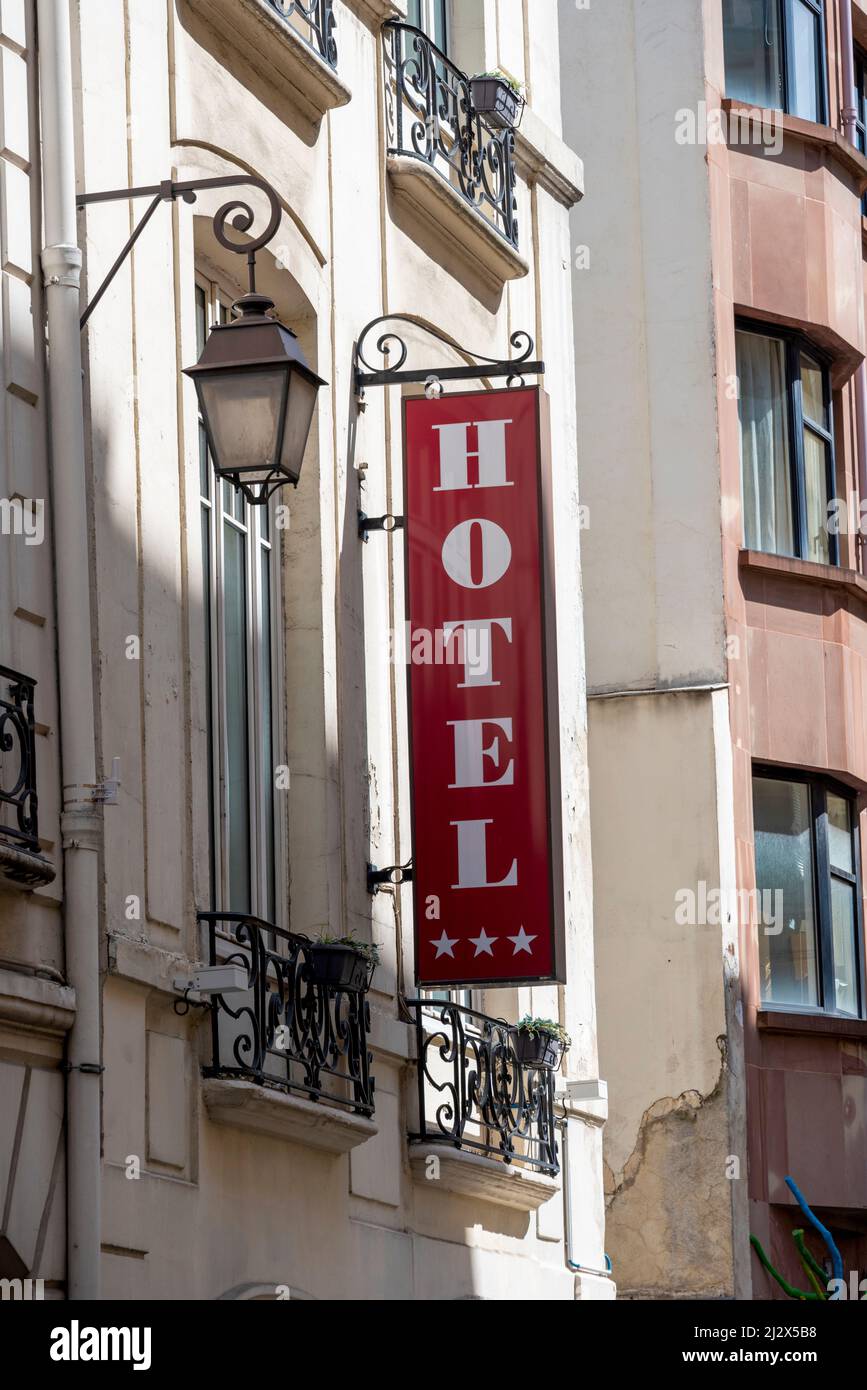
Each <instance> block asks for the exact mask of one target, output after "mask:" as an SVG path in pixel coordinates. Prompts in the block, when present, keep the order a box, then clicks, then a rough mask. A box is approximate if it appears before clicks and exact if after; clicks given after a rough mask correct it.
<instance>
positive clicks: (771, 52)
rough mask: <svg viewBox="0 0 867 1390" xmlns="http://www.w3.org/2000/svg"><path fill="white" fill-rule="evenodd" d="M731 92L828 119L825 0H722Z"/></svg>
mask: <svg viewBox="0 0 867 1390" xmlns="http://www.w3.org/2000/svg"><path fill="white" fill-rule="evenodd" d="M723 32H724V37H725V64H726V96H729V97H732V98H734V99H735V100H737V101H744V102H748V103H749V105H751V106H761V107H763V108H771V109H781V110H783V111H787V112H788V113H789V115H791V116H802V117H803V118H804V119H805V120H808V121H820V122H825V121H826V120H827V101H826V96H825V90H826V83H825V6H824V0H723Z"/></svg>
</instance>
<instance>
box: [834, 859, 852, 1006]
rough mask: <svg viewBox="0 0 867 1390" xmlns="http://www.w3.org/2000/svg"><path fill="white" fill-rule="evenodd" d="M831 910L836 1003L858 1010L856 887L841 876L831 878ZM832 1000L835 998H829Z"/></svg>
mask: <svg viewBox="0 0 867 1390" xmlns="http://www.w3.org/2000/svg"><path fill="white" fill-rule="evenodd" d="M831 914H832V918H833V941H834V1007H835V1008H837V1009H839V1011H840V1012H841V1013H844V1014H857V1013H858V975H857V955H856V952H855V923H856V920H857V918H856V914H855V888H854V886H853V885H852V884H851V883H844V882H843V881H842V880H841V879H839V878H832V879H831ZM827 1003H828V1004H830V1003H831V1000H830V999H828V1001H827Z"/></svg>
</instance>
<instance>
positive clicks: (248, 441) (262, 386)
mask: <svg viewBox="0 0 867 1390" xmlns="http://www.w3.org/2000/svg"><path fill="white" fill-rule="evenodd" d="M197 385H198V387H199V393H200V397H201V402H202V412H203V414H204V416H205V419H206V421H207V423H208V429H209V432H210V436H211V444H212V448H213V453H214V463H215V466H216V468H217V471H218V472H220V473H228V472H236V471H237V472H239V473H241V474H243V475H244V478H245V481H254V480H255V479H256V478H257V476H259V475H261V477H263V478H265V477H267V476H268V474H269V473H270V472H271V471H272V470H273V469H274V467H275V465H276V463H277V460H276V458H275V457H274V455H275V452H276V449H277V438H278V431H279V426H280V411H281V408H282V405H283V396H284V392H285V389H286V374H285V372H283V371H282V370H280V369H277V370H275V371H258V372H257V371H246V372H225V373H223V372H215V373H212V374H211V373H209V374H206V375H203V376H201V377H200V378H199V380H198V382H197Z"/></svg>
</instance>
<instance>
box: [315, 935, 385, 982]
mask: <svg viewBox="0 0 867 1390" xmlns="http://www.w3.org/2000/svg"><path fill="white" fill-rule="evenodd" d="M369 973H370V967H369V965H368V962H367V960H366V959H365V957H364V956H363V955H362V954H361V952H360V951H356V950H355V949H354V948H353V947H352V946H344V945H342V944H338V943H331V942H329V943H326V942H322V943H317V944H316V945H313V946H311V947H310V978H311V979H312V980H313V982H314V984H317V985H327V986H328V988H329V989H335V990H338V989H339V990H352V991H356V992H357V991H359V990H363V989H366V988H367V982H368V975H369Z"/></svg>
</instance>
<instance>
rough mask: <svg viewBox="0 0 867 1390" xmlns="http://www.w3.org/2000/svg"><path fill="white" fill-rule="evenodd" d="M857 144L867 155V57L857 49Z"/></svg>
mask: <svg viewBox="0 0 867 1390" xmlns="http://www.w3.org/2000/svg"><path fill="white" fill-rule="evenodd" d="M855 144H856V146H857V148H858V149H859V150H860V151H861V153H862V154H867V55H865V53H864V50H863V49H862V48H856V49H855ZM861 215H862V217H864V216H867V193H865V194H864V196H863V197H862V199H861Z"/></svg>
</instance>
